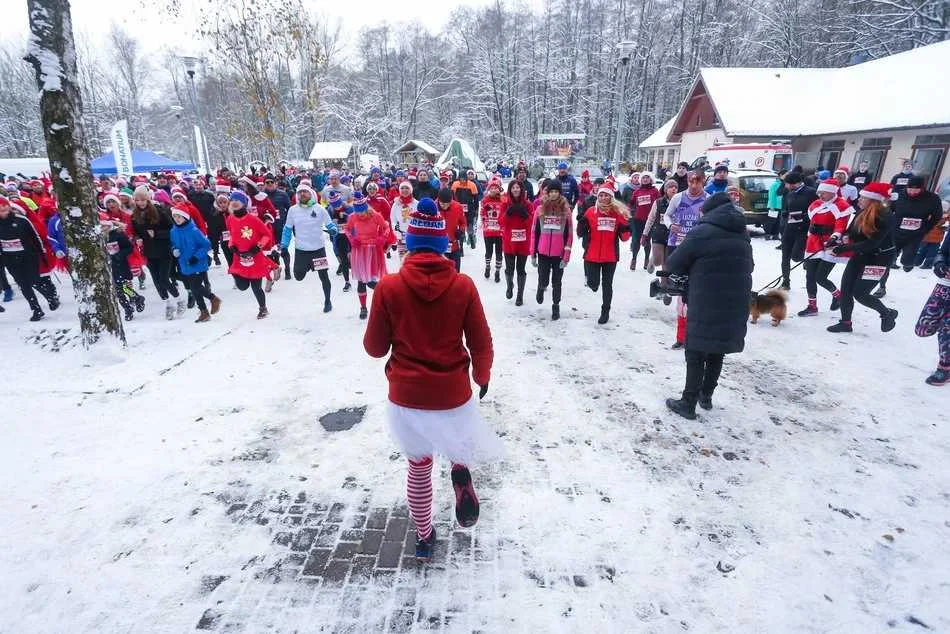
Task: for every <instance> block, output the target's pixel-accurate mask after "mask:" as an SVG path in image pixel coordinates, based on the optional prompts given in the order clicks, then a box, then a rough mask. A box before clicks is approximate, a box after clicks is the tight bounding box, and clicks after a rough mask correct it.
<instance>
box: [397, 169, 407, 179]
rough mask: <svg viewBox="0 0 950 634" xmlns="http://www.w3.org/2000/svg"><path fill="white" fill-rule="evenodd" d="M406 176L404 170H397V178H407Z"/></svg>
mask: <svg viewBox="0 0 950 634" xmlns="http://www.w3.org/2000/svg"><path fill="white" fill-rule="evenodd" d="M405 177H406V173H405V172H404V171H402V170H397V171H396V178H405Z"/></svg>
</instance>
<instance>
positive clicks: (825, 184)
mask: <svg viewBox="0 0 950 634" xmlns="http://www.w3.org/2000/svg"><path fill="white" fill-rule="evenodd" d="M839 187H840V185H838V181H836V180H835V179H833V178H826V179H824V180H823V181H821V184H819V185H818V193H819V194H820V193H821V192H825V193H828V194H837V193H838V188H839Z"/></svg>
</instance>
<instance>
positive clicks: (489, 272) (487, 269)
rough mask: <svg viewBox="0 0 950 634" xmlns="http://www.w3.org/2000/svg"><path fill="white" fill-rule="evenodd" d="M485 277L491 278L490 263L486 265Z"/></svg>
mask: <svg viewBox="0 0 950 634" xmlns="http://www.w3.org/2000/svg"><path fill="white" fill-rule="evenodd" d="M485 279H486V280H488V279H491V266H490V265H488V264H486V265H485Z"/></svg>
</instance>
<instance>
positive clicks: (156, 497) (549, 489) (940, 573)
mask: <svg viewBox="0 0 950 634" xmlns="http://www.w3.org/2000/svg"><path fill="white" fill-rule="evenodd" d="M774 244H775V243H767V242H763V241H762V240H761V239H758V238H757V239H756V240H754V247H755V256H756V271H755V281H756V284H757V287H758V286H762V285H764V284H765V283H767V282H769V281H770V280H772V279H773V278H774V277H775V276H777V275H778V264H779V256H778V253H777V252H776V251H775V250H774ZM482 254H483V252H482V249H481V245H480V246H479V249H478V250H477V251H476V252H475V253H471V252H469V253H468V254H467V255H466V257H465V258H464V260H463V264H462V268H463V271H464V272H467V273H469V274H471V275H472V276H473V277H474V278H475V280H476V283H477V285H478V287H479V288H480V291H481V295H482V300H483V302H484V304H485V306H486V311H487V314H488V318H489V322H490V324H491V327H492V329H493V335H494V342H495V352H496V357H495V364H494V369H493V375H492V382H491V386H490V391H489V393H488V395H487V396H486V398H485V400H484V401H482V403H481V405H480V407H481V409H482V410H483V412H484V413H485V415H486V417H487V419H488V420H489V421H490V423H491V424H492V425H493V426H494V428H495V429H496V430H497V432H498V433H499V434H500V435H501V436H502V438H503V441H504V443H505V445H506V450H507V454H508V459H507V460H506V462H504V463H501V464H498V465H494V466H490V467H483V468H479V469H477V470H476V471H475V472H474V477H475V481H476V486H477V488H478V491H479V493H480V495H481V497H482V516H481V519H480V521H479V524H478V525H477V526H476V527H475V528H474V529H473V530H470V531H464V532H462V531H459V532H456V533H450V532H447V530H446V529H448V528H450V527H451V521H452V519H453V515H452V511H451V505H452V498H451V485H450V483H449V481H448V475H447V471H446V469H445V465H444V463H442V462H440V463H439V467H440V468H438V469H436V471H435V475H436V487H435V495H436V525H437V530H440V531H442V532H441V533H440V539H442V540H443V542H444V543H447V544H449V543H450V544H451V545H450V546H449V545H447V546H446V548H445V550H444V551H443V552H442V554H441V558H442V559H441V561H440V558H439V551H438V550H437V558H436V560H435V561H433V563H432V564H430V566H429V567H428V568H427V569H425V570H419V569H416V568H415V567H414V565H413V566H412V567H408V568H406V567H405V566H404V567H402V568H400V570H399V571H398V573H396V574H389V573H386V574H375V573H374V574H373V575H367V576H360V575H359V574H358V571H357V568H356V565H354V567H353V570H352V572H350V573H348V576H346V578H345V580H341V585H338V586H335V585H333V584H331V583H329V582H328V581H323V582H314V581H313V580H310V581H309V582H308V581H307V580H306V579H304V578H303V577H304V576H305V575H304V574H303V573H302V572H299V570H298V569H296V568H293V567H292V566H291V567H289V568H288V567H284V568H281V562H285V561H291V562H292V561H293V559H292V557H293V556H296V555H294V554H293V552H294V548H295V545H296V544H297V540H298V539H299V536H300V534H299V533H295V534H294V537H293V540H294V541H293V542H292V543H291V544H290V545H288V544H287V541H286V540H287V539H290V537H289V536H287V535H288V534H287V533H282V532H281V531H284V530H296V529H294V528H293V526H291V525H289V524H288V526H289V527H288V526H285V524H286V523H288V522H289V519H288V518H291V515H289V514H292V513H295V512H298V513H303V511H294V509H293V506H291V507H290V510H287V508H286V507H287V505H288V504H290V505H292V504H294V502H296V501H302V500H306V505H310V504H311V503H313V508H314V510H316V509H324V511H322V512H324V513H326V512H329V513H330V514H331V515H332V514H333V513H335V512H339V513H340V514H342V517H344V520H343V521H344V522H348V521H351V520H353V519H354V518H357V517H363V516H362V515H359V513H360V512H362V511H363V510H364V509H367V508H372V509H376V508H381V509H384V510H385V509H391V508H397V507H399V506H401V505H403V504H404V499H403V497H404V482H405V462H404V460H403V459H402V458H401V457H400V456H399V455H398V452H397V449H396V446H395V444H394V443H393V441H392V440H391V439H390V438H389V435H388V433H387V431H386V426H385V422H384V418H383V416H384V410H385V402H386V382H385V379H384V376H383V366H384V362H383V361H379V360H374V359H371V358H369V357H368V356H367V355H366V354H365V353H364V351H363V349H362V333H363V329H364V324H365V322H361V321H359V319H358V318H357V312H358V304H357V298H356V295H355V293H350V294H343V293H342V292H341V288H342V284H341V283H340V278H334V280H333V282H334V289H333V301H334V310H333V312H332V313H330V314H323V313H322V312H321V307H322V296H321V295H322V294H321V290H320V285H319V281H318V279H317V278H316V277H314V276H309V277H308V278H307V279H306V280H305V281H303V282H295V281H281V282H279V283H278V284H277V285H276V287H275V289H274V291H273V292H272V293H271V294H270V295H269V296H268V304H269V308H270V311H271V317H269V318H268V319H266V320H263V321H258V320H256V319H255V315H256V305H255V303H254V301H253V298H252V296H250V294H248V293H244V294H241V293H239V292H238V291H236V290H232V283H231V280H230V278H229V277H227V276H226V275H225V273H224V270H223V269H212V283H213V286H214V288H215V291H216V292H218V293H219V294H220V295H221V297H222V298H223V300H224V304H223V307H222V311H221V313H220V314H219V315H216V316H215V317H214V318H213V320H212V321H211V322H210V323H208V324H202V325H196V324H193V323H192V321H193V320H194V318H195V316H196V311H189V313H188V314H187V315H186V318H184V319H182V320H178V321H174V322H167V321H165V320H164V318H163V311H162V308H163V307H162V305H161V303H160V302H159V301H158V300H157V298H156V296H155V293H154V290H153V289H152V287H151V284H149V288H148V290H147V291H145V294H146V296H147V299H148V302H149V304H148V307H147V308H146V311H145V312H144V313H142V314H139V315H136V318H135V320H134V321H133V322H131V323H129V324H127V328H126V332H127V336H128V340H129V348H130V354H129V355H128V358H127V359H126V360H125V361H121V362H118V363H113V364H111V365H101V364H99V363H91V362H89V361H87V357H85V356H84V353H83V352H82V351H81V350H80V348H79V347H78V345H77V341H78V333H77V332H76V317H75V305H74V303H73V301H72V300H71V299H70V295H71V292H70V291H69V289H66V288H63V289H61V295H62V296H64V297H65V298H66V300H65V302H64V305H63V307H62V308H61V309H60V310H59V311H57V312H56V313H52V314H49V316H48V317H47V319H46V320H44V321H43V322H41V323H38V324H29V323H28V322H27V317H28V312H27V307H26V305H25V303H24V302H23V301H22V299H21V298H19V297H18V298H17V300H16V301H14V302H12V303H8V304H5V305H4V306H5V307H6V308H7V312H6V313H4V314H2V315H0V323H2V327H0V341H2V345H3V350H4V358H5V359H6V360H7V363H6V366H7V367H6V369H7V372H6V376H5V378H4V387H5V390H4V413H5V415H4V416H3V419H2V422H0V428H2V436H3V439H4V442H3V443H2V445H0V465H2V466H0V469H2V472H3V476H4V477H3V481H4V482H5V483H6V487H5V495H4V496H3V499H2V502H0V518H2V519H0V533H2V534H3V536H4V539H3V543H2V546H0V568H2V570H3V571H4V574H3V578H4V583H3V584H2V587H0V631H9V632H183V631H188V630H194V629H195V628H198V629H199V630H213V631H245V632H261V631H275V632H293V631H301V632H303V631H321V630H326V631H353V632H372V631H379V630H382V629H386V630H389V631H422V630H424V629H430V628H433V629H434V628H439V627H441V628H442V629H441V631H444V632H472V631H483V632H526V631H536V632H672V631H691V632H704V633H705V632H881V631H897V632H902V631H903V632H917V631H922V630H923V628H924V627H927V628H931V629H932V630H935V631H946V630H947V629H948V628H950V601H948V600H947V579H948V578H950V554H948V550H947V548H946V544H947V541H948V539H950V474H948V471H947V469H946V467H945V464H946V459H947V456H948V455H950V428H948V426H947V424H946V416H945V412H946V407H947V402H948V401H947V395H948V392H947V391H946V389H943V390H941V389H940V388H932V387H929V386H927V385H925V384H924V382H923V379H924V378H925V377H926V376H927V374H929V372H930V371H932V370H933V367H934V364H935V362H936V342H935V341H934V340H928V339H919V338H917V337H916V336H915V335H914V332H913V325H914V322H915V321H916V318H917V315H918V313H919V311H920V308H921V306H922V305H923V302H924V300H925V298H926V297H927V296H928V294H929V292H930V290H931V288H932V286H933V278H932V275H931V274H930V273H929V272H926V271H917V270H915V271H913V272H911V273H906V274H905V273H903V272H900V271H895V272H894V273H893V275H892V278H891V283H890V284H889V288H888V291H889V294H888V297H887V298H886V299H885V302H886V303H887V304H888V305H889V306H895V307H897V308H898V309H899V310H900V311H901V314H900V318H899V320H898V327H897V329H896V330H895V331H893V332H891V333H888V334H883V333H881V332H880V330H879V321H878V318H877V316H876V314H874V313H872V312H871V311H869V310H867V309H865V308H863V307H862V306H860V305H859V306H857V307H856V308H855V313H854V322H855V333H854V334H846V335H831V334H829V333H827V332H825V327H826V326H827V325H829V324H831V323H833V321H834V317H833V316H832V315H831V314H830V313H829V312H828V311H827V305H828V301H829V297H828V296H827V294H824V295H821V296H820V298H819V307H820V309H821V311H822V312H821V313H820V316H819V317H817V318H809V319H799V318H795V317H792V318H790V319H789V320H787V321H786V322H784V323H782V324H781V326H780V327H778V328H773V327H771V326H769V325H768V321H767V320H765V319H763V320H762V321H761V322H760V323H759V324H758V325H756V326H750V328H749V335H748V338H747V340H746V344H747V345H746V351H745V352H744V353H743V354H739V355H731V356H729V357H727V359H726V364H725V368H724V370H723V378H722V381H721V385H720V388H719V390H718V391H717V393H716V394H715V396H714V399H713V400H714V404H715V409H714V410H712V411H711V412H708V413H707V412H701V414H700V419H699V420H697V421H692V422H691V421H686V420H683V419H680V418H678V417H677V416H675V415H672V414H671V413H669V412H668V411H667V410H666V408H665V406H664V404H663V399H664V398H665V397H667V396H673V395H676V394H677V393H678V391H679V390H680V389H681V388H682V383H683V378H684V362H683V355H682V353H681V352H674V351H671V350H670V349H669V345H670V344H671V343H672V342H673V339H674V337H673V333H674V323H675V312H674V307H672V306H671V307H664V306H663V305H662V304H661V303H659V302H657V301H655V300H653V299H650V298H648V297H647V284H648V281H649V280H650V279H651V276H649V275H648V274H647V273H646V272H645V271H642V270H640V271H636V272H631V271H629V270H627V267H626V265H627V262H621V268H620V270H618V272H617V278H616V283H615V287H616V294H615V299H614V308H613V311H612V314H611V321H610V322H609V323H608V324H607V325H606V326H602V327H601V326H597V325H596V323H595V320H596V318H597V316H598V314H599V308H600V297H599V295H597V296H595V295H593V294H592V293H591V292H590V291H589V290H587V289H585V288H584V287H583V283H582V280H583V276H582V271H581V262H580V253H578V255H577V259H576V260H575V261H574V262H572V263H571V265H570V267H569V268H568V270H567V272H566V275H565V281H564V284H565V286H564V288H565V291H564V299H563V301H562V318H561V320H560V321H559V322H551V321H550V305H549V304H546V305H545V306H543V307H542V306H538V305H537V304H536V303H535V302H534V298H533V296H534V290H535V288H536V275H535V271H534V270H532V269H530V268H529V281H528V289H527V293H526V303H525V305H524V306H522V307H515V306H514V303H513V301H509V300H506V299H505V298H504V282H502V284H496V283H494V281H488V280H485V279H484V278H483V277H482V275H481V274H480V273H481V271H482V265H483V260H481V258H482ZM391 263H395V260H392V261H391ZM841 268H842V267H838V269H837V270H836V272H835V274H833V278H836V277H837V275H840V270H841ZM803 284H804V276H803V273H802V271H801V269H800V268H799V269H797V270H796V271H795V272H794V273H793V292H792V299H791V302H790V309H792V310H791V311H790V312H794V311H795V310H797V309H798V308H801V307H802V306H803V305H804V301H805V300H804V296H805V295H804V289H803V288H802V287H803ZM821 292H822V293H824V291H821ZM549 295H550V293H549ZM364 406H365V407H366V408H367V409H366V413H365V416H364V417H363V419H362V421H360V422H358V423H357V424H355V425H354V426H352V428H350V429H345V430H344V431H337V432H329V431H326V430H325V429H324V427H323V426H322V425H321V424H320V423H319V422H318V419H320V418H321V417H323V416H325V415H326V414H328V413H331V412H334V411H336V410H340V409H343V408H359V407H364ZM258 504H260V506H257V505H258ZM328 506H329V507H330V508H329V511H327V510H326V509H327V507H328ZM272 507H274V508H272ZM255 509H256V510H255ZM335 509H336V510H335ZM280 512H283V513H285V515H280V514H279V513H280ZM296 517H300V516H296ZM281 518H282V519H281ZM268 519H271V520H273V521H268ZM278 520H279V521H278ZM304 521H306V520H304ZM302 532H303V531H301V532H300V533H302ZM282 535H284V537H282ZM288 553H291V555H290V556H288ZM447 553H452V554H451V559H448V558H449V554H447ZM303 556H304V555H300V558H299V559H298V560H297V561H301V560H302V558H303ZM380 556H381V557H382V555H380ZM447 559H448V563H447V562H446V561H447ZM287 565H288V566H290V564H287ZM377 572H378V571H377ZM384 572H385V571H384ZM347 628H349V629H347Z"/></svg>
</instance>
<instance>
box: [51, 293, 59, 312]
mask: <svg viewBox="0 0 950 634" xmlns="http://www.w3.org/2000/svg"><path fill="white" fill-rule="evenodd" d="M57 308H59V297H58V296H56V295H53V297H52V299H50V300H49V309H50V310H56V309H57Z"/></svg>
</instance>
